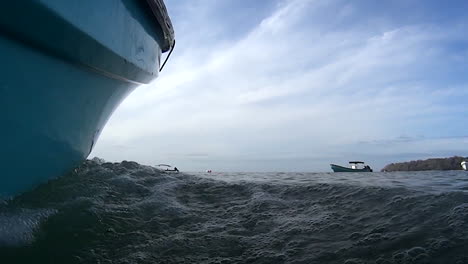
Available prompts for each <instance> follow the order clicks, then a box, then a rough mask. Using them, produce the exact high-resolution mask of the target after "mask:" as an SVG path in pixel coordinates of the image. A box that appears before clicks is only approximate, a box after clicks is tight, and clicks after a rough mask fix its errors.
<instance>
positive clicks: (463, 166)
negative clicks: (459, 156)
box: [461, 161, 468, 170]
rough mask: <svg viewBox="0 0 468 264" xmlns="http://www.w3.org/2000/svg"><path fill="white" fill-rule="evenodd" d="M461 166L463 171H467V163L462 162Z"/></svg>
mask: <svg viewBox="0 0 468 264" xmlns="http://www.w3.org/2000/svg"><path fill="white" fill-rule="evenodd" d="M461 166H462V168H463V169H464V170H468V161H462V162H461Z"/></svg>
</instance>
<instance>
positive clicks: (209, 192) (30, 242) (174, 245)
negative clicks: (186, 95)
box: [0, 161, 468, 264]
mask: <svg viewBox="0 0 468 264" xmlns="http://www.w3.org/2000/svg"><path fill="white" fill-rule="evenodd" d="M460 173H462V172H460ZM242 175H243V176H239V175H238V174H234V173H223V174H210V175H202V174H196V175H193V174H184V173H179V174H167V173H164V172H162V171H159V170H157V169H156V168H153V167H151V166H143V165H140V164H137V163H135V162H126V161H125V162H121V163H106V162H102V161H86V162H85V163H83V165H82V166H80V167H79V168H77V169H76V170H75V171H74V172H72V173H70V174H68V175H65V176H64V177H61V178H59V179H57V180H53V181H50V182H49V183H47V184H44V185H42V186H39V187H38V188H37V189H35V190H33V191H31V192H28V193H25V194H23V195H20V196H18V197H16V198H14V199H13V200H11V201H9V202H8V203H7V204H6V205H4V206H3V207H1V208H2V209H1V210H3V211H0V224H2V223H3V224H2V225H1V226H2V227H3V229H0V235H1V238H0V257H2V259H4V260H5V261H6V262H7V263H30V262H32V261H34V262H38V261H39V262H41V261H42V262H44V263H50V262H61V263H96V262H99V263H347V264H352V263H380V264H383V263H468V255H467V253H466V252H468V251H467V249H468V243H467V242H468V241H467V239H468V234H467V232H468V231H466V230H468V229H467V228H468V223H467V221H468V194H467V193H465V192H464V191H463V188H464V186H465V185H464V184H466V181H465V180H464V178H463V175H453V173H451V174H450V175H451V176H450V177H451V178H447V177H445V178H444V176H443V173H442V172H439V173H432V174H431V173H430V172H424V174H415V173H408V174H405V173H395V174H391V173H387V174H379V173H373V174H353V175H350V174H344V175H342V174H294V173H286V174H284V173H283V174H261V175H260V176H259V175H254V174H248V173H244V174H242ZM441 175H442V176H441ZM346 177H348V180H340V179H342V178H346ZM350 177H352V178H351V179H350ZM366 177H368V180H367V181H366V180H365V179H366ZM419 178H421V179H424V180H421V181H415V179H419ZM431 178H432V179H434V181H433V182H432V184H431V181H430V179H431ZM360 179H362V180H360ZM395 179H398V183H393V185H392V181H393V180H395ZM457 179H459V180H457ZM421 182H422V183H421ZM444 182H447V183H448V185H446V184H442V183H444ZM418 184H419V185H418ZM447 186H448V187H447ZM450 188H451V189H450ZM4 208H8V210H10V211H8V210H7V209H4ZM7 212H20V213H17V214H14V213H7ZM4 223H8V224H4ZM17 223H26V224H23V225H21V224H19V225H18V226H17V225H16V224H17ZM15 228H16V229H17V231H15ZM2 230H3V231H2ZM5 230H9V231H5ZM18 230H19V231H18ZM2 232H4V233H2ZM5 241H7V242H8V243H6V242H5Z"/></svg>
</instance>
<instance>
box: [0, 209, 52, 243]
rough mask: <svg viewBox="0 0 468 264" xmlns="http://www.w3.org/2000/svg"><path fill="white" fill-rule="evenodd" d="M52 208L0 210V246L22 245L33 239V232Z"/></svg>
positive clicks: (50, 213) (49, 214)
mask: <svg viewBox="0 0 468 264" xmlns="http://www.w3.org/2000/svg"><path fill="white" fill-rule="evenodd" d="M56 212H57V210H54V209H20V210H16V211H14V212H0V246H22V245H25V244H29V243H31V242H33V241H34V232H35V231H36V230H37V228H38V227H39V225H40V224H41V223H42V222H43V221H44V220H46V219H47V218H48V217H49V216H51V215H53V214H55V213H56Z"/></svg>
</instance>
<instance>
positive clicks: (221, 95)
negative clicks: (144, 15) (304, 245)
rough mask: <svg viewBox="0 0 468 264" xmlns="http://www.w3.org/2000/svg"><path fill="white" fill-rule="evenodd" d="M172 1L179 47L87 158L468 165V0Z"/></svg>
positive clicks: (263, 165)
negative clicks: (451, 161) (466, 160)
mask: <svg viewBox="0 0 468 264" xmlns="http://www.w3.org/2000/svg"><path fill="white" fill-rule="evenodd" d="M165 2H166V6H167V9H168V12H169V14H170V16H171V19H172V22H173V24H174V28H175V33H176V40H177V45H176V48H175V51H174V52H173V54H172V56H171V58H170V59H169V62H168V63H167V65H166V67H165V68H164V70H163V71H162V72H161V73H160V76H159V77H158V79H156V80H155V81H154V82H152V83H151V84H148V85H144V86H141V87H138V88H137V89H136V90H135V91H134V92H133V93H132V94H130V95H129V96H128V97H127V98H126V99H125V101H123V102H122V104H121V105H120V106H119V108H117V110H116V111H115V112H114V114H113V116H112V117H111V118H110V120H109V122H108V123H107V125H106V127H105V128H104V130H103V132H102V134H101V136H100V139H99V141H98V143H97V144H96V147H95V149H94V150H93V152H92V153H91V156H90V157H93V156H98V157H101V158H103V159H105V160H109V161H121V160H133V161H137V162H139V163H142V164H147V165H155V164H159V163H169V164H172V165H175V166H177V167H178V168H179V169H181V170H182V171H205V170H207V169H212V170H213V171H286V172H287V171H311V172H314V171H317V172H321V171H331V170H330V167H329V164H330V163H335V164H343V165H345V164H346V163H347V161H349V160H364V161H366V162H367V163H368V164H369V165H370V166H371V167H373V168H374V169H381V168H382V167H383V166H385V165H386V164H388V163H391V162H399V161H407V160H414V159H426V158H431V157H448V156H454V155H459V156H468V130H467V124H468V103H467V100H468V67H467V65H468V64H467V62H468V16H467V15H466V10H468V1H438V0H435V1H432V0H431V1H429V0H418V1H416V0H396V1H373V0H368V1H367V0H357V1H348V0H262V1H239V0H190V1H188V0H185V1H184V0H166V1H165Z"/></svg>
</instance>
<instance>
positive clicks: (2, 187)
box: [0, 0, 161, 197]
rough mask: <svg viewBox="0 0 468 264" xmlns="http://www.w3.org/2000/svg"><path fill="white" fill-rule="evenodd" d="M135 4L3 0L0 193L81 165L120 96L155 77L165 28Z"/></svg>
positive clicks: (0, 26)
mask: <svg viewBox="0 0 468 264" xmlns="http://www.w3.org/2000/svg"><path fill="white" fill-rule="evenodd" d="M19 3H21V4H19ZM141 3H142V2H140V1H137V0H135V1H130V0H128V1H127V0H122V1H118V0H100V1H91V0H82V1H76V2H75V1H59V0H50V1H46V0H29V1H28V0H24V1H8V2H5V3H2V4H1V6H2V8H0V54H2V63H1V64H0V74H1V77H0V124H1V129H0V138H1V139H2V144H1V147H0V164H1V165H2V166H1V167H2V172H1V174H0V197H9V196H13V195H16V194H18V193H20V192H23V191H25V190H27V189H29V188H31V187H33V186H35V185H37V184H40V183H42V182H45V181H47V180H49V179H51V178H54V177H57V176H60V175H61V174H63V173H66V172H67V171H69V170H70V169H72V168H73V167H74V166H77V165H78V164H79V163H80V162H81V161H82V160H84V159H85V158H86V157H87V156H88V155H89V153H90V152H91V150H92V148H93V146H94V144H95V143H96V141H97V139H98V136H99V134H100V132H101V130H102V128H103V127H104V125H105V123H106V122H107V120H108V118H109V117H110V115H111V114H112V112H113V111H114V109H115V108H116V107H117V106H118V105H119V103H120V102H121V101H122V100H123V99H124V98H125V96H126V95H128V94H129V93H130V92H131V91H132V90H133V89H134V88H135V87H136V86H137V85H138V84H139V83H147V82H149V81H151V80H152V79H154V78H156V76H157V73H158V68H159V59H160V54H161V50H160V48H159V41H160V37H161V36H160V34H161V31H160V29H158V28H157V27H154V26H153V27H151V26H150V23H151V22H152V21H150V20H149V18H148V13H147V12H146V11H144V9H143V7H142V6H141ZM143 3H144V2H143ZM66 5H72V6H66ZM103 5H106V6H105V8H104V7H103ZM109 10H110V11H109ZM26 18H28V19H26Z"/></svg>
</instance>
